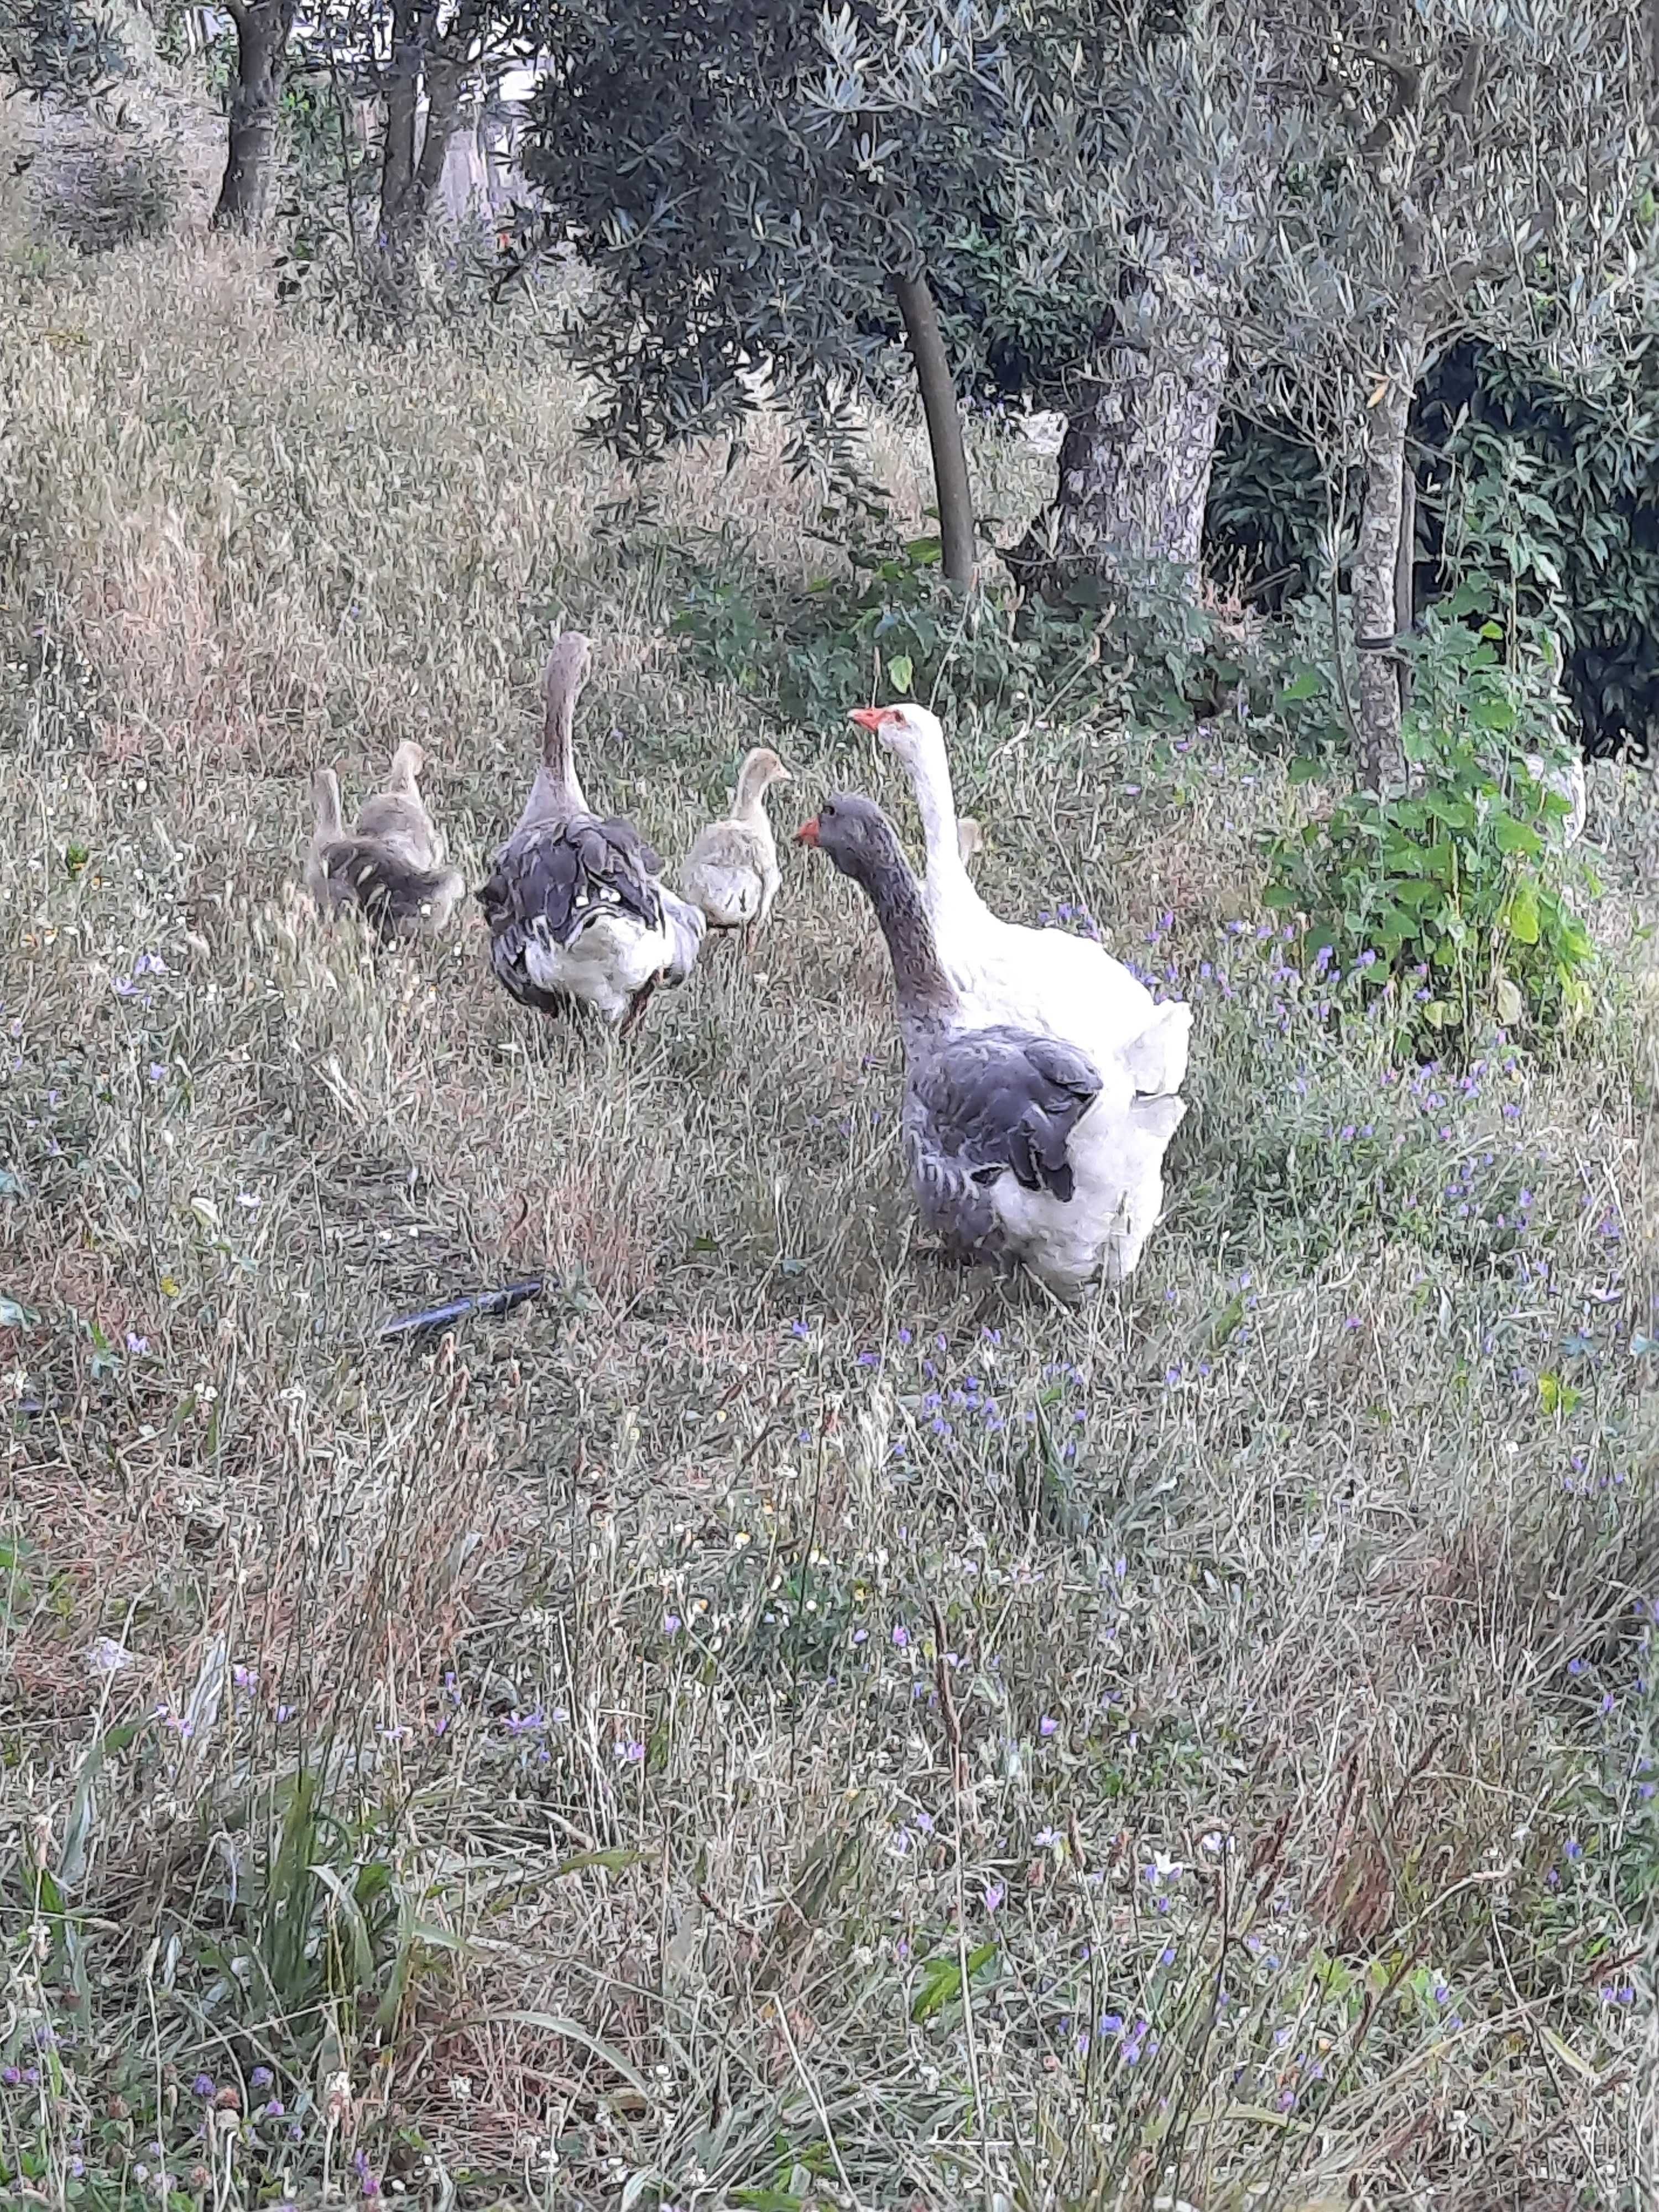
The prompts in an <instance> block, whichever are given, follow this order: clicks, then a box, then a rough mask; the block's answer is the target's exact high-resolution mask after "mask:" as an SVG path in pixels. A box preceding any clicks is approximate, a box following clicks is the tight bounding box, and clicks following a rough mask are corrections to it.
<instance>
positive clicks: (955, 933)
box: [851, 701, 1193, 1105]
mask: <svg viewBox="0 0 1659 2212" xmlns="http://www.w3.org/2000/svg"><path fill="white" fill-rule="evenodd" d="M851 719H852V720H854V722H856V723H858V724H859V726H860V728H862V729H866V730H869V731H871V732H873V733H874V735H875V736H876V737H878V738H879V739H880V740H881V743H882V744H884V746H886V748H887V750H889V751H890V752H891V753H894V754H896V756H897V757H898V758H899V759H900V760H901V761H902V763H903V764H904V767H905V769H907V770H908V774H909V777H910V783H911V787H912V789H913V790H914V791H915V797H916V805H917V807H918V809H919V810H920V811H921V821H922V829H923V831H924V833H925V835H926V837H927V879H926V881H925V882H924V884H923V885H922V896H923V898H924V899H925V901H926V902H927V915H928V919H929V921H931V922H932V924H933V933H934V936H935V938H936V939H937V942H938V946H939V958H940V960H941V961H942V962H943V963H944V965H945V972H946V973H947V975H949V976H950V979H951V984H952V987H954V988H955V990H956V991H957V994H959V996H960V998H961V1000H962V1002H963V1006H964V1007H965V1008H966V1009H967V1010H968V1011H969V1013H970V1015H971V1016H972V1018H974V1019H975V1020H977V1021H983V1022H987V1023H991V1022H1012V1023H1014V1024H1018V1026H1019V1027H1021V1028H1024V1029H1029V1030H1037V1031H1039V1032H1040V1033H1041V1034H1042V1035H1043V1036H1054V1037H1063V1038H1065V1039H1066V1041H1067V1042H1070V1043H1073V1044H1076V1045H1079V1046H1080V1047H1081V1048H1082V1049H1083V1050H1084V1051H1085V1052H1086V1053H1087V1054H1089V1056H1090V1058H1091V1060H1093V1061H1094V1063H1095V1065H1096V1066H1097V1068H1099V1069H1100V1070H1101V1072H1102V1073H1103V1076H1105V1075H1107V1073H1108V1072H1109V1068H1110V1066H1111V1065H1112V1064H1113V1062H1114V1061H1116V1062H1117V1063H1119V1064H1120V1065H1121V1068H1122V1070H1123V1074H1124V1078H1125V1079H1127V1095H1126V1096H1125V1097H1124V1098H1123V1099H1122V1100H1121V1102H1118V1103H1122V1104H1125V1105H1127V1098H1128V1097H1133V1096H1137V1095H1140V1096H1148V1097H1164V1096H1166V1095H1168V1094H1169V1093H1170V1092H1172V1091H1178V1090H1179V1089H1180V1087H1181V1084H1182V1079H1183V1078H1184V1077H1185V1075H1186V1073H1187V1052H1188V1039H1189V1036H1190V1034H1191V1030H1192V1024H1193V1012H1192V1008H1191V1007H1190V1006H1186V1005H1184V1004H1183V1003H1182V1002H1181V1001H1180V1000H1170V1001H1167V1002H1166V1003H1165V1004H1164V1005H1162V1006H1160V1005H1159V1004H1158V1002H1157V1001H1156V1000H1154V999H1153V997H1152V993H1151V992H1150V991H1149V990H1148V989H1147V988H1146V985H1145V984H1144V983H1142V982H1140V981H1138V980H1137V978H1136V977H1134V976H1133V975H1131V974H1130V973H1129V971H1128V969H1127V968H1126V967H1125V966H1124V965H1123V963H1122V962H1121V961H1119V960H1114V959H1113V958H1112V957H1111V955H1110V953H1109V952H1108V951H1106V948H1105V947H1104V945H1097V944H1094V943H1093V942H1092V941H1091V939H1088V938H1084V937H1074V936H1073V934H1072V933H1071V932H1070V931H1069V930H1065V929H1028V928H1025V927H1023V926H1022V925H1020V924H1019V923H1018V922H1009V921H1001V920H1000V919H999V918H998V916H997V915H994V914H993V913H992V912H991V910H990V908H988V907H987V905H986V903H985V902H984V900H983V899H982V898H981V896H980V895H979V893H978V892H977V891H976V890H975V888H974V885H973V883H972V880H971V878H969V873H968V868H967V859H966V855H965V854H964V853H963V848H962V843H961V840H960V834H959V824H958V821H957V807H956V796H955V793H954V792H953V791H952V788H951V763H950V758H949V756H948V754H947V753H946V751H945V732H944V730H943V728H942V727H941V726H940V724H939V718H938V716H937V715H935V714H930V713H929V712H928V710H927V708H926V707H918V706H916V705H915V704H914V703H913V702H908V701H907V702H903V703H902V704H901V705H898V706H892V707H859V708H854V711H853V714H852V717H851ZM969 818H970V819H971V817H969ZM1109 1087H1110V1086H1109Z"/></svg>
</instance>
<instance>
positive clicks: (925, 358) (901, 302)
mask: <svg viewBox="0 0 1659 2212" xmlns="http://www.w3.org/2000/svg"><path fill="white" fill-rule="evenodd" d="M893 295H894V297H895V298H896V300H897V301H898V310H899V313H900V314H901V316H902V318H903V320H904V335H905V337H907V338H908V341H909V344H910V358H911V360H912V361H913V362H915V368H916V382H917V384H918V385H919V386H921V406H922V412H923V413H924V415H926V416H927V442H928V445H929V447H931V448H932V451H933V484H934V489H935V491H936V493H937V495H938V499H939V545H940V550H941V559H942V562H943V566H944V569H945V575H946V577H947V578H948V579H949V580H950V581H951V583H953V584H960V585H966V584H968V583H969V582H970V581H971V580H972V578H973V574H974V556H975V544H974V493H973V487H972V485H971V484H970V483H969V480H968V449H967V447H966V446H964V444H963V438H962V410H961V409H960V408H959V407H958V406H957V387H956V380H955V379H954V378H953V377H952V375H951V362H950V357H949V356H948V355H947V354H946V353H945V337H944V334H943V332H942V331H940V329H939V309H938V308H937V307H935V306H934V304H933V292H932V290H931V289H930V287H929V285H928V283H927V277H926V276H925V275H918V276H895V277H894V279H893Z"/></svg>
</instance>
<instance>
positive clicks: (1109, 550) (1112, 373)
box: [1002, 279, 1228, 599]
mask: <svg viewBox="0 0 1659 2212" xmlns="http://www.w3.org/2000/svg"><path fill="white" fill-rule="evenodd" d="M1182 290H1183V292H1184V293H1185V294H1186V295H1187V296H1185V297H1184V298H1182V300H1180V301H1175V300H1172V299H1171V298H1170V295H1169V293H1168V291H1167V290H1166V289H1165V288H1164V286H1163V285H1162V284H1158V285H1152V286H1149V287H1148V288H1147V289H1146V293H1144V294H1143V295H1142V299H1141V301H1140V307H1141V313H1139V315H1138V316H1137V317H1136V318H1135V320H1136V322H1137V323H1138V325H1139V328H1140V329H1141V330H1142V331H1146V337H1144V338H1140V337H1138V338H1137V339H1136V340H1135V341H1134V342H1133V343H1129V342H1127V341H1123V342H1119V343H1115V344H1114V345H1112V347H1111V348H1110V349H1109V351H1108V353H1107V356H1106V359H1105V361H1104V362H1103V365H1102V372H1101V374H1100V376H1099V377H1098V378H1097V379H1096V380H1093V381H1092V383H1091V388H1090V389H1089V391H1088V392H1087V394H1086V395H1085V398H1084V399H1083V400H1082V402H1081V404H1079V405H1078V406H1077V407H1075V408H1074V409H1073V410H1072V411H1071V413H1070V414H1069V416H1067V419H1066V436H1065V440H1064V441H1063V443H1062V444H1061V446H1060V469H1059V483H1058V486H1057V488H1056V490H1055V494H1054V500H1053V501H1052V503H1051V504H1050V505H1049V507H1048V508H1047V509H1046V510H1045V512H1044V513H1042V514H1041V515H1039V516H1038V517H1037V519H1036V521H1035V522H1033V523H1032V525H1031V526H1030V529H1029V530H1028V531H1027V532H1026V533H1025V535H1024V538H1022V539H1021V540H1020V542H1019V544H1018V545H1015V546H1012V547H1011V548H1009V549H1008V550H1006V551H1005V552H1004V554H1003V556H1002V557H1003V559H1004V561H1005V562H1006V564H1007V566H1008V568H1009V570H1010V572H1011V573H1012V576H1013V578H1014V580H1015V582H1016V583H1017V584H1018V586H1020V588H1021V590H1022V591H1024V592H1038V593H1040V594H1041V595H1042V597H1043V598H1045V599H1093V598H1096V597H1097V596H1098V591H1097V585H1098V583H1099V582H1100V581H1102V580H1107V579H1109V578H1110V577H1112V576H1113V575H1114V574H1118V573H1121V568H1122V567H1123V565H1124V564H1125V563H1126V562H1146V561H1164V562H1172V563H1174V564H1175V565H1176V567H1177V568H1184V569H1187V570H1188V571H1190V572H1193V573H1194V574H1196V571H1197V568H1198V560H1199V553H1200V548H1201V545H1202V543H1203V536H1204V505H1205V501H1206V499H1207V497H1208V496H1209V489H1210V470H1211V467H1212V464H1213V462H1214V459H1215V441H1216V429H1217V426H1218V422H1219V420H1220V415H1221V401H1222V395H1223V392H1224V390H1225V385H1226V377H1227V367H1228V350H1227V344H1226V340H1225V337H1224V336H1223V334H1222V326H1221V322H1220V318H1219V314H1218V303H1217V301H1215V299H1214V298H1213V296H1212V294H1211V293H1210V291H1209V290H1208V289H1206V287H1205V286H1204V284H1203V283H1201V282H1200V281H1197V280H1191V279H1188V280H1185V281H1184V282H1183V284H1182Z"/></svg>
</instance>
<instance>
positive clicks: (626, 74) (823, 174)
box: [522, 0, 1018, 581]
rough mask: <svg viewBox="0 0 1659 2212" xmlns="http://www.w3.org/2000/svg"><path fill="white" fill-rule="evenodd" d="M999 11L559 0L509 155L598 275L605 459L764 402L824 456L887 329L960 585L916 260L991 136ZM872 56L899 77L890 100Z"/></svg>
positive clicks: (963, 498)
mask: <svg viewBox="0 0 1659 2212" xmlns="http://www.w3.org/2000/svg"><path fill="white" fill-rule="evenodd" d="M1015 12H1016V13H1017V12H1018V11H1015ZM1002 24H1003V19H1002V15H1001V11H1000V10H998V9H994V8H993V7H991V6H988V5H981V4H978V0H963V4H962V5H959V6H957V7H955V8H953V9H951V10H949V11H948V16H941V18H940V19H939V23H938V25H937V27H931V28H923V29H921V30H918V28H917V27H916V25H915V21H914V20H913V19H912V17H911V16H909V15H906V14H905V13H904V11H903V10H902V9H899V8H898V7H896V6H890V5H887V4H885V0H867V4H866V0H860V5H859V6H858V7H856V8H853V7H842V8H840V9H826V8H821V7H820V6H818V5H817V0H812V4H803V0H734V4H732V5H729V6H726V7H722V8H720V9H708V8H707V7H705V6H703V5H702V0H637V4H636V0H614V4H613V3H612V0H588V4H575V5H570V6H567V7H564V8H562V9H559V11H558V13H557V15H556V17H555V19H554V22H553V25H552V27H551V29H550V50H551V53H552V57H553V64H554V66H553V70H552V72H551V75H550V77H549V79H548V81H547V82H546V83H545V85H544V89H543V92H542V94H541V96H540V99H539V102H538V108H537V110H536V112H535V114H534V116H533V118H532V122H531V125H530V128H529V131H528V132H527V134H526V145H525V149H524V153H523V156H522V160H523V166H524V169H525V173H526V176H527V177H528V178H529V179H530V180H531V182H532V184H533V185H536V186H537V187H538V190H539V191H541V193H542V194H543V195H544V199H545V202H546V204H547V205H548V207H549V209H550V228H551V229H552V230H553V231H554V232H556V234H558V235H559V236H561V237H564V238H568V240H571V241H572V242H573V243H574V246H575V247H576V250H577V251H578V252H579V253H580V254H581V255H582V257H583V258H585V259H586V260H587V261H588V262H589V263H590V264H592V267H593V268H594V269H595V270H597V272H598V274H599V278H600V283H599V288H598V291H597V295H596V298H595V300H594V302H593V304H592V307H590V308H589V310H588V311H587V312H586V314H585V315H584V317H583V318H582V319H581V322H580V328H579V344H580V356H581V359H582V362H583V365H584V366H585V367H586V369H587V370H588V371H589V372H590V373H591V374H592V375H593V376H594V377H595V378H596V379H597V380H598V382H599V386H600V388H601V391H602V392H603V395H604V397H603V400H602V404H601V408H600V410H599V416H598V427H599V428H600V430H601V431H602V432H603V434H604V435H606V436H607V437H608V438H609V440H610V441H611V444H612V445H613V446H614V447H616V448H617V450H618V451H619V452H620V453H623V454H624V455H626V456H628V457H630V458H634V459H642V458H644V457H645V456H646V455H647V454H649V453H653V452H654V451H656V450H658V449H659V447H661V446H662V445H663V444H665V442H667V441H672V440H677V439H684V438H689V437H694V436H698V435H706V434H708V433H710V432H714V431H726V432H728V433H732V434H734V435H741V433H742V430H743V428H744V423H745V422H746V421H747V419H748V418H749V417H750V416H752V415H753V413H754V412H755V410H757V408H758V407H760V406H761V405H763V404H765V402H766V399H767V398H768V397H772V398H778V399H781V400H782V401H783V402H785V403H786V404H789V405H790V406H791V407H792V408H793V410H794V412H795V414H796V416H797V419H798V421H799V423H800V424H801V426H802V430H803V443H802V444H801V446H800V447H799V448H798V451H799V453H800V455H801V457H802V458H803V459H804V458H805V455H806V454H807V453H811V452H823V451H824V450H825V449H826V446H827V447H829V448H830V449H834V450H838V451H840V452H842V453H845V451H846V450H847V438H848V401H849V396H850V394H851V392H853V390H854V388H855V387H856V386H860V384H864V385H868V384H872V383H880V382H881V381H882V380H883V378H884V374H885V371H884V358H885V356H888V355H889V354H890V350H891V349H892V346H893V343H894V342H895V340H896V338H897V337H899V336H900V334H901V333H902V339H903V342H904V343H905V345H906V346H907V348H908V354H909V357H910V360H911V362H912V363H913V365H914V369H915V377H916V380H917V384H918V386H919V388H920V391H921V399H922V404H923V407H924V410H925V411H926V415H927V427H928V433H929V437H930V441H931V447H932V452H933V465H934V473H935V479H936V482H937V485H938V493H939V526H940V536H941V540H942V545H943V561H944V567H945V573H946V574H948V575H949V576H951V578H952V579H953V580H957V581H965V580H966V579H967V577H968V576H969V573H970V571H971V569H972V567H973V564H974V560H975V527H974V515H973V504H972V498H971V494H970V490H969V480H968V469H967V462H966V459H965V455H964V451H963V438H962V427H961V417H960V411H959V408H958V404H957V368H958V367H959V363H953V362H952V361H951V355H950V349H949V346H948V343H947V335H946V330H945V323H944V320H943V319H942V317H941V313H940V307H939V293H938V291H937V289H936V285H935V270H936V268H937V266H938V264H939V260H940V258H941V256H943V255H944V254H945V252H946V250H947V237H948V228H949V223H950V220H951V214H952V211H953V210H958V209H960V208H962V207H963V206H964V205H966V204H969V202H970V201H971V200H972V199H973V198H974V197H975V196H976V191H977V188H978V185H979V184H980V182H981V179H983V178H984V176H985V175H986V174H987V172H988V170H989V168H990V167H991V166H992V165H993V164H994V161H995V159H996V158H997V154H998V147H999V142H1000V138H1001V137H1002V136H1003V135H1004V134H1005V133H1006V131H1007V130H1008V129H1009V128H1010V119H1009V65H1010V49H1009V40H1008V37H1007V33H1006V29H1005V28H1004V27H1002ZM883 71H885V72H888V73H890V76H891V77H892V78H894V79H902V82H903V86H904V89H905V94H906V99H905V102H904V105H903V108H902V115H901V113H900V112H899V111H898V106H897V103H896V102H895V101H892V100H885V99H884V98H883V96H882V88H881V87H880V86H879V85H878V83H877V82H876V80H877V79H878V76H880V75H881V73H882V72H883Z"/></svg>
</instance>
